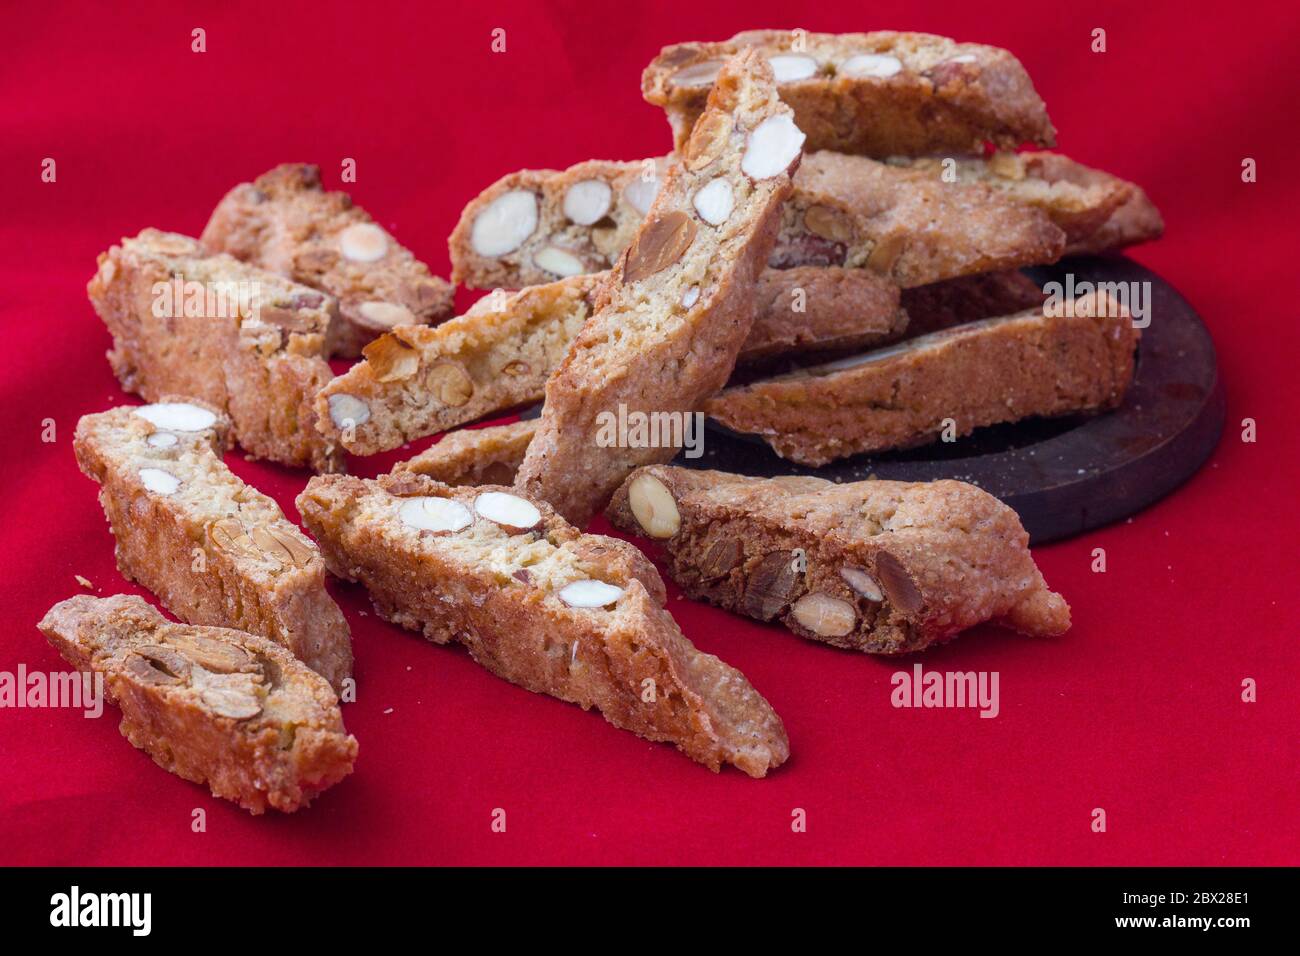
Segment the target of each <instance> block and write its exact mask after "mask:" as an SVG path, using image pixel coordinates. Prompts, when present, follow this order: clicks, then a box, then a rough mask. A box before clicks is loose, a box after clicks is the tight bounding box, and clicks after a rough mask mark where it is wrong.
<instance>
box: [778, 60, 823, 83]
mask: <svg viewBox="0 0 1300 956" xmlns="http://www.w3.org/2000/svg"><path fill="white" fill-rule="evenodd" d="M767 62H768V63H769V64H771V66H772V74H773V75H774V76H775V77H776V81H777V82H778V83H797V82H798V81H799V80H806V79H808V78H809V77H811V76H816V75H817V61H816V60H814V59H813V58H812V57H810V56H804V55H803V54H800V53H784V54H781V55H780V56H770V57H768V58H767Z"/></svg>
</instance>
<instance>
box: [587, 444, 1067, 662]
mask: <svg viewBox="0 0 1300 956" xmlns="http://www.w3.org/2000/svg"><path fill="white" fill-rule="evenodd" d="M606 515H607V517H608V518H609V520H610V521H611V522H612V523H613V524H614V525H615V527H618V528H621V529H623V530H624V531H629V532H632V533H634V534H640V535H644V536H648V537H650V538H654V539H656V540H657V541H658V542H659V543H660V544H661V545H662V546H663V549H664V551H665V552H666V553H667V558H668V567H669V572H668V573H669V574H670V575H671V577H672V579H673V580H674V581H675V582H677V584H678V585H679V586H680V587H681V588H682V590H683V591H685V592H686V593H687V595H689V596H690V597H692V598H700V599H703V600H706V601H710V602H712V603H714V604H718V605H721V606H722V607H725V608H728V609H729V610H733V611H736V612H738V613H740V614H744V615H747V616H748V617H753V618H757V619H758V620H760V621H772V620H777V621H780V622H781V623H782V624H784V625H785V626H786V627H787V628H789V629H790V630H791V631H793V632H794V633H796V634H798V635H800V636H801V637H807V638H810V639H812V640H816V641H823V642H825V643H827V644H833V645H835V646H836V647H847V648H853V649H855V650H861V651H866V652H868V653H872V654H903V653H906V652H908V651H917V650H921V649H922V648H925V647H928V646H930V645H931V644H935V643H938V642H941V641H946V640H948V639H950V638H952V637H954V636H955V635H956V634H957V633H958V632H960V631H963V630H965V629H966V628H969V627H973V626H975V625H976V624H980V623H983V622H985V621H993V622H995V623H998V624H1003V625H1006V626H1008V627H1011V628H1014V629H1015V630H1017V631H1020V632H1021V633H1024V634H1030V635H1034V636H1052V635H1057V634H1062V633H1064V632H1065V631H1066V630H1067V629H1068V628H1069V626H1070V608H1069V605H1067V604H1066V603H1065V601H1064V599H1062V598H1061V596H1060V595H1059V594H1056V593H1054V592H1052V591H1051V590H1049V589H1048V587H1047V585H1046V583H1045V582H1044V581H1043V576H1042V574H1040V573H1039V571H1038V568H1037V567H1036V566H1035V564H1034V559H1033V558H1032V557H1031V556H1030V554H1029V547H1028V545H1029V536H1028V535H1027V534H1026V533H1025V530H1024V528H1022V527H1021V525H1020V519H1019V518H1017V517H1016V513H1015V512H1014V511H1012V510H1011V509H1010V508H1008V507H1007V506H1006V505H1004V504H1003V503H1002V502H1000V501H998V500H997V499H996V498H994V497H993V496H992V495H990V494H987V493H986V492H983V491H981V490H980V489H978V488H976V487H974V486H973V485H968V484H965V483H964V482H960V481H934V482H917V483H910V482H900V481H859V482H854V483H851V484H834V483H832V482H829V481H824V480H822V479H820V478H811V477H809V478H796V477H786V478H771V479H762V478H745V477H742V476H740V475H731V474H727V473H725V472H720V471H695V470H691V469H685V468H674V467H671V466H663V465H657V466H653V467H650V468H642V469H640V470H638V471H637V472H635V473H634V474H633V475H632V476H631V477H630V478H629V479H628V480H627V482H625V483H624V485H623V486H622V487H621V488H620V489H619V490H618V492H617V494H615V496H614V498H613V500H612V501H611V502H610V505H609V509H608V511H607V512H606Z"/></svg>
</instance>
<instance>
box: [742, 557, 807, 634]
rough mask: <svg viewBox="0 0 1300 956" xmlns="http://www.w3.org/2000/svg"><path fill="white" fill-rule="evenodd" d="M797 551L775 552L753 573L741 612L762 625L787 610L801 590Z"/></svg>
mask: <svg viewBox="0 0 1300 956" xmlns="http://www.w3.org/2000/svg"><path fill="white" fill-rule="evenodd" d="M794 561H795V558H794V552H793V551H771V552H769V553H768V554H765V555H764V556H763V558H762V560H760V561H759V562H758V564H757V565H756V566H755V567H754V569H753V570H752V571H750V572H749V581H748V583H747V584H746V585H745V594H744V596H743V597H742V598H741V604H740V606H741V610H742V611H744V612H745V613H746V614H748V615H749V616H750V617H756V618H758V619H759V620H760V621H770V620H772V618H774V617H776V616H777V615H778V614H780V613H781V612H782V611H783V610H785V608H786V605H788V604H789V603H790V601H791V600H792V599H793V598H794V596H795V593H796V592H797V591H798V590H799V575H798V572H796V571H795V569H794Z"/></svg>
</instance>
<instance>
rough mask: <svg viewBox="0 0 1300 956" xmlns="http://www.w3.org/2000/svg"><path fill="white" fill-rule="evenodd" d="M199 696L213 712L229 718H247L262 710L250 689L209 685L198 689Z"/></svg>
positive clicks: (259, 702) (260, 703)
mask: <svg viewBox="0 0 1300 956" xmlns="http://www.w3.org/2000/svg"><path fill="white" fill-rule="evenodd" d="M199 697H200V698H201V699H202V700H203V703H204V704H206V705H207V706H208V708H209V709H210V710H211V711H212V712H213V713H214V714H216V715H217V716H219V717H229V718H230V719H231V720H247V719H248V718H250V717H256V716H257V715H258V714H260V713H261V712H262V702H261V701H260V700H258V699H257V695H256V694H254V693H253V692H252V691H251V690H244V689H242V688H235V687H226V686H222V685H217V686H209V687H203V688H202V689H200V690H199Z"/></svg>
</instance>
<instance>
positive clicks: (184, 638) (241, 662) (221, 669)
mask: <svg viewBox="0 0 1300 956" xmlns="http://www.w3.org/2000/svg"><path fill="white" fill-rule="evenodd" d="M163 640H164V643H166V644H168V645H170V646H171V647H174V648H176V650H178V651H180V653H182V654H184V655H185V656H186V657H187V658H189V659H190V660H191V661H193V662H194V663H196V664H198V665H199V666H201V667H202V668H203V669H204V670H209V671H212V672H213V673H214V674H234V673H236V672H238V671H242V670H243V669H244V668H246V667H248V666H249V665H251V664H252V663H253V658H252V657H250V656H249V654H248V652H247V651H245V650H244V649H243V648H242V647H239V646H238V645H235V644H228V643H226V642H225V641H218V640H214V639H213V638H210V637H200V636H199V635H198V634H186V633H184V632H176V633H172V634H168V635H167V636H166V637H165V638H164V639H163Z"/></svg>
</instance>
